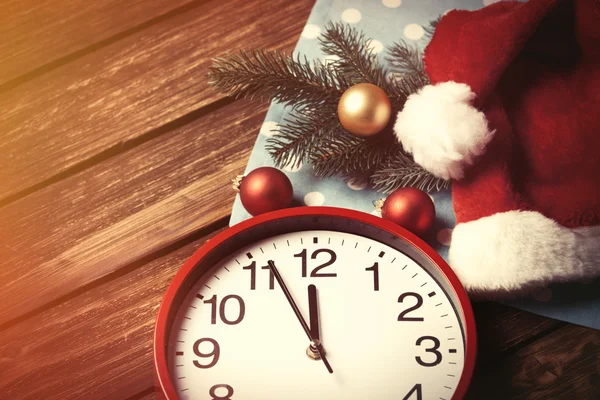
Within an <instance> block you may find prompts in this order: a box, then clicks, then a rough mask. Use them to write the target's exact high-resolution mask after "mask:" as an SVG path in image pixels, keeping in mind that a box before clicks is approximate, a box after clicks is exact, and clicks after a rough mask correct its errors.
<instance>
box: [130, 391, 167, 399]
mask: <svg viewBox="0 0 600 400" xmlns="http://www.w3.org/2000/svg"><path fill="white" fill-rule="evenodd" d="M152 390H153V391H152V393H148V394H146V395H144V396H142V397H134V398H133V399H132V400H165V398H164V396H163V395H162V394H160V393H159V392H158V388H153V389H152Z"/></svg>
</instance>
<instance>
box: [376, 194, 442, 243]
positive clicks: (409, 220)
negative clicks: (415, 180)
mask: <svg viewBox="0 0 600 400" xmlns="http://www.w3.org/2000/svg"><path fill="white" fill-rule="evenodd" d="M381 216H382V217H383V218H384V219H386V220H388V221H391V222H393V223H395V224H397V225H399V226H401V227H403V228H405V229H408V230H409V231H411V232H412V233H414V234H415V235H417V236H421V237H422V236H424V235H425V234H426V233H427V232H429V230H430V229H431V227H432V226H433V223H434V221H435V205H434V204H433V200H431V197H429V195H428V194H427V193H425V192H424V191H422V190H419V189H416V188H400V189H397V190H395V191H393V192H392V193H391V194H390V195H389V196H388V197H387V198H386V199H385V201H384V203H383V206H382V207H381Z"/></svg>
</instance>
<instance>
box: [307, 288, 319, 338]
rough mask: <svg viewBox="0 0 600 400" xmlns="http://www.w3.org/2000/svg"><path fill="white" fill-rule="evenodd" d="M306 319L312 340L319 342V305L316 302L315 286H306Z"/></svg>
mask: <svg viewBox="0 0 600 400" xmlns="http://www.w3.org/2000/svg"><path fill="white" fill-rule="evenodd" d="M308 319H309V320H310V333H311V335H312V337H313V339H316V340H319V341H320V340H321V334H320V330H319V305H318V302H317V287H316V286H315V285H308Z"/></svg>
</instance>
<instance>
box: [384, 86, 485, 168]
mask: <svg viewBox="0 0 600 400" xmlns="http://www.w3.org/2000/svg"><path fill="white" fill-rule="evenodd" d="M474 98H475V94H474V93H473V92H472V91H471V88H470V87H469V86H468V85H465V84H464V83H456V82H443V83H438V84H437V85H435V86H432V85H427V86H425V87H423V88H422V89H421V90H420V91H419V92H417V93H415V94H412V95H410V96H409V97H408V99H407V100H406V103H405V104H404V109H403V110H402V111H401V112H399V113H398V118H397V119H396V124H395V126H394V131H395V132H396V136H397V138H398V140H399V141H400V142H401V143H402V146H403V147H404V150H406V151H407V152H408V153H411V154H412V155H413V157H414V159H415V162H417V164H419V165H421V166H422V167H423V168H425V169H426V170H427V171H429V172H431V173H432V174H433V175H435V176H437V177H440V178H443V179H450V178H452V179H461V178H462V177H463V175H464V169H465V167H466V166H468V165H471V164H472V163H473V162H474V159H475V157H476V156H479V155H481V154H483V152H484V151H485V146H486V145H487V144H488V142H489V141H490V140H491V139H492V137H493V134H494V132H490V130H489V129H488V123H487V119H486V118H485V115H484V114H483V113H482V112H480V111H478V110H477V109H476V108H475V107H473V106H472V105H471V104H470V103H471V101H472V100H473V99H474Z"/></svg>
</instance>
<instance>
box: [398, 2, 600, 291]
mask: <svg viewBox="0 0 600 400" xmlns="http://www.w3.org/2000/svg"><path fill="white" fill-rule="evenodd" d="M424 62H425V68H426V71H427V74H428V76H429V79H430V81H431V85H428V86H426V87H424V88H422V90H420V91H419V92H418V93H415V94H413V95H411V96H410V97H409V98H408V99H407V101H406V104H405V105H404V108H403V110H402V111H401V112H400V113H399V114H398V117H397V121H396V123H395V127H394V129H395V132H396V135H397V137H398V139H399V141H400V142H401V143H402V145H403V147H404V149H405V150H406V151H408V152H410V153H412V155H413V157H414V159H415V161H416V162H417V163H418V164H420V165H421V166H423V167H424V168H425V169H427V170H428V171H430V172H431V173H433V174H434V175H436V176H438V177H442V178H446V179H452V180H453V183H452V201H453V207H454V211H455V214H456V219H457V226H456V227H455V229H454V230H453V234H452V240H451V245H450V255H449V258H450V265H451V266H452V268H453V269H454V270H455V271H456V273H457V275H458V276H459V278H460V280H461V281H462V283H463V284H464V286H465V287H466V288H467V290H469V291H471V292H480V291H484V292H497V291H499V292H515V291H519V290H522V289H529V288H531V287H535V286H541V285H546V284H548V283H550V282H561V281H573V280H577V279H582V278H592V277H595V276H598V275H600V1H598V0H573V1H569V0H565V1H560V0H529V1H527V2H516V1H515V2H513V1H510V2H509V1H504V2H499V3H495V4H492V5H490V6H487V7H484V8H482V9H480V10H477V11H458V10H454V11H451V12H449V13H448V14H446V15H445V16H443V17H442V19H441V20H440V21H439V22H438V24H437V27H436V30H435V34H434V35H433V38H432V40H431V42H430V44H429V45H428V46H427V48H426V50H425V55H424Z"/></svg>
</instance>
